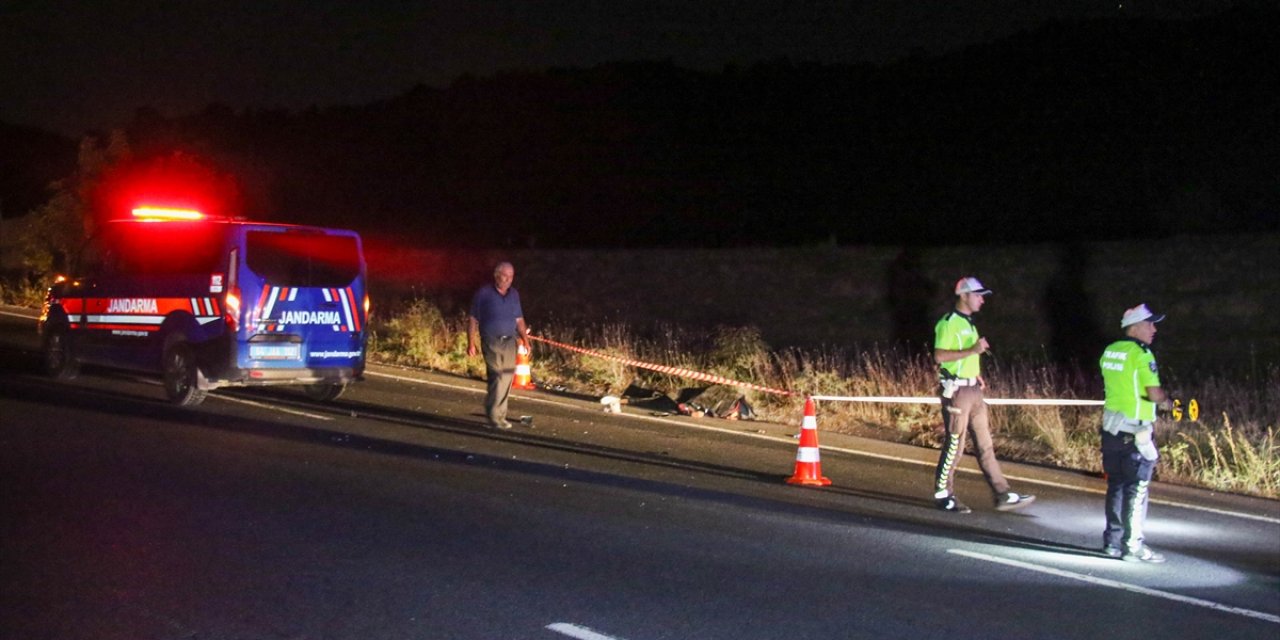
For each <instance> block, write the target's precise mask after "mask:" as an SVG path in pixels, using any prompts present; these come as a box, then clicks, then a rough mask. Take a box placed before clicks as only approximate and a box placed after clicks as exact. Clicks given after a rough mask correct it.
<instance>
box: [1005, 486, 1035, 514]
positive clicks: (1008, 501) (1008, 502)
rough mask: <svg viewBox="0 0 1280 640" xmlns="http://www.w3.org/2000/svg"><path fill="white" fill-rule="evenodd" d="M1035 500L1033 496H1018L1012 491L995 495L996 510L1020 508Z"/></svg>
mask: <svg viewBox="0 0 1280 640" xmlns="http://www.w3.org/2000/svg"><path fill="white" fill-rule="evenodd" d="M1035 501H1036V497H1035V496H1020V495H1018V494H1016V493H1014V492H1012V491H1009V492H1008V493H1002V494H1000V495H998V496H996V511H1013V510H1014V509H1021V508H1023V507H1025V506H1027V505H1029V504H1031V503H1032V502H1035Z"/></svg>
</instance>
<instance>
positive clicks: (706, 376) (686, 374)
mask: <svg viewBox="0 0 1280 640" xmlns="http://www.w3.org/2000/svg"><path fill="white" fill-rule="evenodd" d="M529 339H530V340H537V341H538V342H543V343H546V344H549V345H551V346H553V347H559V348H561V349H567V350H569V351H573V352H575V353H581V354H583V355H588V356H593V357H596V358H604V359H605V360H613V361H614V362H620V363H622V364H625V365H627V366H629V367H639V368H641V369H648V370H650V371H657V372H658V373H665V374H668V375H673V376H680V377H682V378H692V379H694V380H701V381H703V382H711V383H715V384H731V385H734V386H737V387H743V388H746V389H755V390H756V391H763V392H765V393H775V394H778V395H784V396H790V395H795V393H794V392H792V391H787V390H785V389H774V388H773V387H765V386H761V385H758V384H753V383H750V382H741V381H739V380H733V379H730V378H726V377H724V376H717V375H712V374H710V373H702V372H701V371H694V370H692V369H685V368H682V367H669V366H667V365H662V364H653V363H649V362H641V361H640V360H633V359H631V358H622V357H619V356H612V355H609V354H607V353H600V352H599V351H592V350H590V349H583V348H581V347H575V346H573V345H568V344H564V343H563V342H556V341H555V340H548V339H546V338H542V337H539V336H529Z"/></svg>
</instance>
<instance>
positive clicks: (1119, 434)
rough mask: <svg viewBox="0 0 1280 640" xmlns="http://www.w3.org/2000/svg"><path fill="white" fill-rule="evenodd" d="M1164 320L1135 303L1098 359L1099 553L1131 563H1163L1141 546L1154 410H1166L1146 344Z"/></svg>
mask: <svg viewBox="0 0 1280 640" xmlns="http://www.w3.org/2000/svg"><path fill="white" fill-rule="evenodd" d="M1161 320H1164V316H1163V315H1160V314H1156V313H1154V312H1152V311H1151V310H1150V309H1148V308H1147V305H1145V304H1140V305H1138V306H1136V307H1133V308H1132V309H1128V310H1126V311H1125V312H1124V316H1123V317H1121V319H1120V328H1121V329H1122V330H1123V331H1124V334H1125V337H1124V339H1122V340H1118V341H1116V342H1113V343H1111V344H1110V345H1107V348H1106V350H1104V351H1103V352H1102V358H1100V359H1099V360H1098V366H1099V368H1100V369H1101V370H1102V382H1103V385H1104V386H1105V391H1106V399H1105V400H1104V404H1103V410H1102V428H1101V429H1100V431H1101V433H1102V469H1103V471H1105V472H1106V474H1107V528H1106V529H1105V530H1104V531H1103V533H1102V545H1103V546H1102V549H1103V552H1104V553H1106V554H1107V555H1109V556H1111V557H1113V558H1123V559H1124V560H1129V561H1131V562H1153V563H1158V562H1164V555H1162V554H1159V553H1156V552H1155V551H1153V550H1152V549H1151V547H1148V546H1147V545H1146V544H1145V543H1144V542H1143V536H1142V525H1143V523H1144V522H1145V521H1146V518H1147V490H1148V488H1149V486H1150V484H1151V478H1152V475H1153V474H1154V472H1155V468H1156V460H1158V459H1159V457H1160V454H1159V452H1158V451H1157V450H1156V443H1155V439H1154V437H1153V436H1154V435H1155V420H1156V407H1157V406H1158V407H1161V408H1164V409H1169V408H1172V402H1171V401H1170V400H1169V396H1168V395H1167V394H1166V393H1165V392H1164V389H1163V388H1162V387H1161V386H1160V372H1159V369H1158V368H1157V367H1156V357H1155V354H1153V353H1152V352H1151V341H1152V340H1154V339H1155V336H1156V323H1157V322H1160V321H1161Z"/></svg>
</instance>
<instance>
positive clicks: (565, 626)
mask: <svg viewBox="0 0 1280 640" xmlns="http://www.w3.org/2000/svg"><path fill="white" fill-rule="evenodd" d="M545 628H546V629H547V630H549V631H555V632H556V633H562V634H564V635H566V636H569V637H570V638H577V639H578V640H622V639H621V638H618V637H615V636H606V635H604V634H603V633H599V632H596V631H592V630H590V629H588V628H586V627H580V626H578V625H576V624H571V623H568V622H553V623H551V624H549V625H547V626H546V627H545Z"/></svg>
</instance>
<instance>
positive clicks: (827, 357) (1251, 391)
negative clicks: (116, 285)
mask: <svg viewBox="0 0 1280 640" xmlns="http://www.w3.org/2000/svg"><path fill="white" fill-rule="evenodd" d="M465 331H466V318H465V315H464V312H461V311H459V312H455V314H454V315H452V316H449V315H446V314H444V313H442V312H441V311H440V310H439V308H438V307H436V306H435V305H434V304H432V303H431V302H429V301H426V300H422V299H418V300H414V301H411V302H408V303H405V304H403V305H402V306H400V307H399V308H393V309H389V310H387V311H386V312H385V313H383V314H380V315H376V316H375V317H374V319H373V331H372V337H371V342H370V355H371V358H373V359H374V360H377V361H380V362H385V363H389V364H399V365H405V366H413V367H426V368H430V369H434V370H437V371H442V372H447V373H454V374H458V375H463V376H469V377H483V375H484V371H483V363H482V362H481V360H480V359H479V358H467V357H466V333H465ZM538 333H539V334H540V335H542V336H545V337H547V338H549V339H553V340H556V341H558V342H563V343H566V344H573V345H576V346H581V347H583V348H586V349H590V350H592V351H594V352H597V353H602V354H605V355H609V356H616V357H618V358H631V359H635V360H640V361H644V362H651V363H655V364H662V365H668V366H673V367H683V368H688V369H692V370H696V371H701V372H704V373H709V374H713V375H719V376H724V377H726V378H730V379H733V380H737V381H740V382H747V383H754V384H757V385H761V386H765V387H773V388H781V389H788V390H792V391H794V392H796V395H792V396H783V395H779V394H770V393H765V392H760V391H754V390H750V389H745V388H744V389H742V390H740V391H737V390H735V392H734V393H735V394H740V395H742V396H744V397H745V398H746V400H747V402H748V403H749V404H750V405H751V406H752V407H753V408H754V410H755V412H756V415H757V417H758V419H761V420H766V421H770V422H779V423H785V424H797V425H798V424H799V421H800V417H801V415H802V413H803V403H804V395H805V394H811V395H829V396H913V397H923V396H932V395H933V394H934V377H935V374H934V365H933V363H932V361H931V360H930V358H929V357H928V356H927V355H924V354H917V355H907V354H902V353H897V352H893V351H890V350H871V351H862V352H852V351H843V350H837V349H829V350H799V349H784V350H773V349H771V348H770V347H769V345H767V344H766V343H765V342H764V341H763V340H761V338H760V334H759V332H758V331H756V330H754V329H751V328H742V327H720V328H719V329H718V330H716V331H714V332H711V333H709V334H703V333H693V332H689V331H685V330H682V329H681V328H679V327H662V328H660V329H658V330H656V331H653V332H649V333H647V334H645V335H640V334H639V333H638V332H637V331H635V330H634V329H633V328H631V327H629V326H628V325H625V324H621V323H609V324H602V325H597V326H590V327H582V326H556V325H550V326H546V327H544V328H543V329H542V330H540V331H539V332H538ZM986 366H987V374H986V376H985V377H986V378H987V380H988V382H989V384H990V387H989V388H988V393H987V395H988V396H989V397H1003V398H1051V397H1052V398H1077V399H1096V398H1098V397H1100V393H1101V392H1100V389H1099V386H1100V385H1099V383H1098V382H1097V381H1095V380H1093V377H1092V375H1091V372H1087V371H1069V372H1064V371H1062V370H1061V369H1059V368H1057V367H1054V366H1051V365H1049V364H1047V363H1044V362H1034V361H1010V362H1004V361H1001V360H998V359H997V360H995V361H994V362H992V363H991V364H988V365H986ZM532 369H533V378H534V381H535V382H536V383H537V384H538V385H539V386H540V387H544V388H553V389H558V390H563V391H566V392H570V393H578V394H584V395H598V396H603V395H609V394H612V395H622V394H623V393H624V392H625V391H626V390H627V389H628V388H632V389H635V388H639V389H644V390H648V391H652V392H656V393H658V394H661V395H664V396H666V397H668V398H671V399H672V400H674V399H676V398H677V397H679V396H680V395H681V393H682V392H683V391H685V390H687V389H690V388H695V387H703V386H706V385H705V384H701V383H698V382H696V381H692V380H687V379H682V378H677V377H673V376H670V375H665V374H661V373H657V372H654V371H649V370H646V369H641V368H637V367H629V366H624V365H622V364H620V363H618V362H616V361H614V360H610V359H606V358H600V357H595V356H588V355H583V354H578V353H574V352H570V351H567V350H563V349H558V348H554V347H550V346H548V345H546V344H543V343H536V342H535V345H534V354H533V366H532ZM1165 385H1166V387H1167V388H1168V389H1169V390H1171V391H1172V392H1173V394H1174V396H1175V397H1178V398H1185V399H1191V398H1199V399H1201V400H1199V402H1200V403H1201V404H1202V405H1207V406H1212V411H1211V412H1208V411H1206V412H1205V413H1204V414H1202V415H1199V416H1197V418H1198V419H1197V420H1194V421H1192V420H1191V419H1190V418H1189V416H1188V415H1187V412H1186V409H1185V408H1184V409H1183V411H1182V419H1181V420H1174V419H1173V417H1172V416H1164V417H1163V418H1162V419H1161V421H1160V423H1159V425H1158V434H1159V436H1158V438H1159V441H1160V449H1161V457H1162V459H1161V464H1160V467H1159V471H1158V473H1159V479H1160V480H1161V481H1164V482H1172V483H1177V484H1185V485H1192V486H1199V487H1204V488H1207V489H1213V490H1216V491H1225V492H1231V493H1241V494H1248V495H1255V496H1262V497H1268V498H1280V438H1278V437H1277V435H1278V434H1277V424H1276V417H1277V416H1280V367H1276V366H1272V367H1271V368H1270V369H1268V370H1267V371H1266V372H1265V375H1263V376H1262V378H1261V379H1257V380H1244V381H1239V380H1228V379H1226V378H1224V377H1221V376H1216V375H1214V376H1207V377H1205V378H1204V379H1201V380H1176V379H1175V380H1166V381H1165ZM1204 399H1211V401H1210V402H1206V401H1205V400H1204ZM1098 411H1099V410H1098V409H1097V408H1096V407H1027V406H998V407H993V408H992V411H991V423H992V431H993V434H994V436H995V438H996V442H997V450H998V451H999V453H1000V455H1001V457H1003V458H1006V459H1010V460H1017V461H1021V462H1030V463H1037V464H1046V465H1053V466H1059V467H1065V468H1070V469H1078V470H1083V471H1088V472H1094V473H1101V464H1100V459H1099V455H1098V452H1097V446H1098V436H1097V428H1098ZM819 415H820V426H821V428H822V429H823V430H830V431H834V432H839V433H849V434H855V435H862V436H866V437H871V438H879V439H884V440H892V441H896V442H903V443H909V444H915V445H919V446H927V447H937V446H939V443H940V440H941V437H940V436H941V420H940V419H939V417H938V408H937V406H935V405H927V404H888V403H860V402H823V403H821V405H820V407H819ZM704 419H709V420H710V419H715V418H704Z"/></svg>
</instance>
